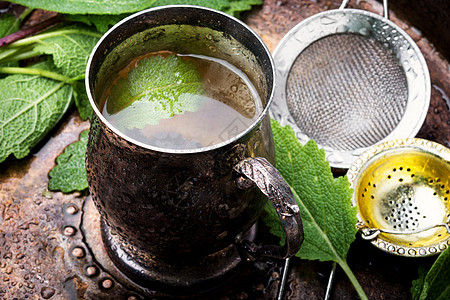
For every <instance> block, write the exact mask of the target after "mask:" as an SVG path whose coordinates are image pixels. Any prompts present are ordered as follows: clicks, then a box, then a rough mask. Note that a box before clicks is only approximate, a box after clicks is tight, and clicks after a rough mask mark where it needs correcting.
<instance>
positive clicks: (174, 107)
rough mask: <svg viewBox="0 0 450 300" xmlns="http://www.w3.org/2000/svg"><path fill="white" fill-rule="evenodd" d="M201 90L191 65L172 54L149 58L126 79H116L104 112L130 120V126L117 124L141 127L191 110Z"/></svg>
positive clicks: (195, 71)
mask: <svg viewBox="0 0 450 300" xmlns="http://www.w3.org/2000/svg"><path fill="white" fill-rule="evenodd" d="M203 91H204V88H203V82H202V77H201V74H200V72H199V71H198V69H197V67H196V66H195V64H194V63H193V62H191V61H188V60H185V59H183V58H182V57H179V56H176V55H169V56H167V57H166V58H163V57H161V56H152V57H150V58H148V59H142V60H141V61H140V62H139V64H138V66H137V67H136V68H134V69H132V70H131V71H130V72H129V73H128V77H126V78H119V79H118V80H117V83H116V84H115V85H113V86H112V88H111V94H110V95H109V98H108V100H107V102H106V111H107V112H108V114H117V113H119V112H121V113H120V116H124V117H125V118H127V120H131V119H133V120H134V121H133V123H132V124H131V123H127V122H125V121H122V122H121V124H125V126H127V127H128V128H134V127H137V128H143V127H144V126H145V125H146V124H152V125H155V124H158V123H159V121H160V120H161V119H167V118H170V117H172V116H173V115H175V114H183V113H184V112H186V111H195V110H196V109H198V108H199V107H200V105H201V103H202V102H203V98H201V97H198V96H194V95H196V94H201V93H203ZM120 116H119V117H120Z"/></svg>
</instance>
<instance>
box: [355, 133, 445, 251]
mask: <svg viewBox="0 0 450 300" xmlns="http://www.w3.org/2000/svg"><path fill="white" fill-rule="evenodd" d="M347 176H348V179H349V181H350V183H351V187H352V188H353V190H354V192H353V198H352V202H353V205H355V206H356V207H357V209H358V220H359V221H358V224H357V227H358V230H359V231H360V233H361V236H362V237H363V238H364V239H367V240H370V241H371V243H372V244H373V245H375V246H376V247H378V248H380V249H382V250H384V251H387V252H389V253H392V254H397V255H400V256H410V257H417V256H429V255H433V254H437V253H439V252H441V251H443V250H445V249H446V248H447V247H449V246H450V228H449V225H450V223H449V222H450V149H448V148H446V147H444V146H443V145H440V144H438V143H434V142H431V141H427V140H423V139H414V138H410V139H399V140H393V141H388V142H385V143H382V144H379V145H376V146H374V147H371V148H370V149H368V150H367V151H366V152H365V153H363V154H362V155H361V156H360V157H359V158H358V159H357V160H356V161H355V162H354V163H353V165H352V166H351V167H350V168H349V170H348V172H347Z"/></svg>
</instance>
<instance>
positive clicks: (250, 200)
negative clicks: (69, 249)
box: [86, 5, 303, 293]
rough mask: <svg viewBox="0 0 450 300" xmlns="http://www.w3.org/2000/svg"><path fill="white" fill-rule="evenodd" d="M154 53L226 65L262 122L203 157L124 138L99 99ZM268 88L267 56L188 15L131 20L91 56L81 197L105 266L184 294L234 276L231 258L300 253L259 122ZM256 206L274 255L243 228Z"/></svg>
mask: <svg viewBox="0 0 450 300" xmlns="http://www.w3.org/2000/svg"><path fill="white" fill-rule="evenodd" d="M159 50H170V51H174V52H178V53H190V54H198V55H208V56H213V57H216V58H219V59H224V60H226V61H227V62H229V63H231V64H233V65H235V66H236V67H238V68H239V69H240V70H242V71H243V72H244V73H246V75H247V76H248V77H249V79H250V80H251V81H252V83H253V84H254V85H255V87H256V89H257V91H258V92H259V94H260V96H261V99H262V101H263V106H264V110H263V112H262V113H261V115H260V116H259V117H258V119H257V120H256V121H255V123H254V124H252V125H251V126H250V127H249V128H247V129H246V130H245V131H244V132H242V133H241V134H238V135H236V136H233V137H231V138H230V139H227V140H226V141H224V142H222V143H220V144H216V145H213V146H209V147H206V148H198V149H192V150H171V149H163V148H157V147H153V146H149V145H146V144H143V143H140V142H138V141H136V140H133V139H132V138H130V137H128V136H126V135H124V134H123V133H121V132H120V131H118V130H117V129H116V128H114V126H112V125H111V124H110V123H109V122H108V121H107V120H106V119H105V118H104V117H103V116H102V114H101V112H100V109H99V106H100V103H99V102H100V99H101V94H102V93H103V91H104V89H105V88H106V87H107V86H108V84H110V82H111V80H112V78H111V76H113V75H115V74H117V72H118V71H119V70H120V69H122V68H123V67H124V66H125V65H126V64H127V63H129V61H131V60H132V59H133V58H135V57H137V56H140V55H143V54H145V53H150V52H154V51H159ZM273 81H274V66H273V61H272V58H271V55H270V53H269V51H268V50H267V48H266V46H265V45H264V43H263V42H262V40H261V39H260V38H259V37H258V36H257V35H256V34H255V33H254V32H253V31H252V30H251V29H250V28H249V27H248V26H247V25H245V24H244V23H242V22H241V21H239V20H237V19H235V18H233V17H231V16H229V15H227V14H225V13H222V12H218V11H215V10H212V9H207V8H202V7H197V6H178V5H175V6H164V7H157V8H153V9H149V10H145V11H142V12H139V13H137V14H134V15H132V16H130V17H128V18H126V19H124V20H122V21H121V22H119V23H118V24H117V25H115V26H114V27H113V28H111V29H110V30H109V31H108V32H107V33H106V34H105V35H104V36H103V37H102V38H101V39H100V41H99V42H98V44H97V45H96V46H95V48H94V50H93V52H92V54H91V56H90V58H89V62H88V66H87V71H86V88H87V93H88V96H89V100H90V103H91V105H92V107H93V109H94V114H93V116H92V118H91V129H90V133H89V142H88V150H87V155H86V166H87V172H88V180H89V189H90V193H91V195H92V198H93V200H94V202H95V204H96V207H97V209H98V210H99V212H100V214H101V217H102V238H103V243H104V244H105V247H106V250H107V252H108V255H109V256H110V257H111V259H112V261H113V262H114V263H115V265H116V266H117V268H118V269H119V270H120V271H122V272H123V273H124V274H125V275H127V276H128V277H129V278H130V279H131V280H133V281H134V282H138V283H140V284H144V285H145V286H148V287H150V288H155V289H160V290H166V291H168V292H179V293H183V292H184V291H186V290H189V289H197V288H198V289H205V288H209V287H211V286H212V285H214V284H215V283H217V282H220V281H221V280H222V279H223V278H224V277H225V276H226V274H228V273H232V270H235V269H236V266H237V265H239V263H240V262H241V261H242V259H241V258H240V255H239V253H241V252H242V251H241V250H239V251H238V249H244V250H245V251H244V252H246V253H248V254H249V255H250V256H252V257H255V258H262V257H275V258H287V257H290V256H292V255H294V254H295V253H296V252H297V251H298V250H299V248H300V245H301V243H302V240H303V229H302V222H301V218H300V215H299V209H298V206H297V204H296V202H295V199H294V197H293V195H292V193H291V191H290V188H289V186H288V185H287V183H286V182H285V181H284V180H283V178H282V177H281V175H280V174H279V173H278V171H277V170H276V169H275V168H274V167H273V166H272V165H271V164H270V163H269V161H270V162H272V163H273V162H274V160H275V157H274V156H275V155H274V142H273V137H272V132H271V128H270V120H269V116H268V109H269V106H270V104H271V102H272V97H273V96H272V95H273V89H274V85H273ZM258 188H259V190H260V191H262V193H261V192H260V191H259V190H258ZM263 194H265V195H266V196H267V197H268V198H269V200H270V201H271V202H272V204H273V205H274V206H275V208H276V210H277V212H278V215H279V216H280V220H281V222H282V224H283V228H284V230H285V233H286V237H287V239H286V244H285V245H284V246H275V245H263V246H260V245H256V244H255V243H254V242H252V239H254V237H255V232H254V230H251V228H254V224H255V223H256V221H257V219H258V217H259V216H260V214H261V213H262V211H263V208H264V206H265V203H266V201H267V200H266V197H265V196H264V195H263ZM236 245H239V246H238V247H236Z"/></svg>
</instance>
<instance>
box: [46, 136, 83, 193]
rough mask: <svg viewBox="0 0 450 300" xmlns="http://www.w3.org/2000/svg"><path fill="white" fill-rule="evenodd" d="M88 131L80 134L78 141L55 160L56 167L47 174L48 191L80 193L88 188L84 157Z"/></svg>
mask: <svg viewBox="0 0 450 300" xmlns="http://www.w3.org/2000/svg"><path fill="white" fill-rule="evenodd" d="M88 135H89V130H85V131H83V132H82V133H81V134H80V140H79V141H77V142H75V143H72V144H70V145H69V146H67V148H66V149H65V150H64V152H63V153H62V154H60V155H59V156H58V157H57V158H56V163H57V165H56V166H55V167H53V169H51V170H50V172H49V174H48V175H49V177H50V180H49V182H48V189H49V190H52V191H55V190H59V191H62V192H64V193H69V192H73V191H82V190H85V189H86V188H87V187H88V181H87V174H86V164H85V159H84V158H85V155H86V148H87V140H88Z"/></svg>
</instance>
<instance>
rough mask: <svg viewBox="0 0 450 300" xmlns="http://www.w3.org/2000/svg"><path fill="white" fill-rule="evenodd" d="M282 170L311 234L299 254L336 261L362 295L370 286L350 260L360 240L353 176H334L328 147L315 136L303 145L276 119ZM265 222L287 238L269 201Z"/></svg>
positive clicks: (276, 138)
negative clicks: (359, 277)
mask: <svg viewBox="0 0 450 300" xmlns="http://www.w3.org/2000/svg"><path fill="white" fill-rule="evenodd" d="M272 129H273V135H274V140H275V153H276V160H277V169H278V170H279V171H280V173H281V174H282V175H283V178H284V179H285V180H286V182H287V183H288V184H289V186H290V187H291V190H292V192H293V194H294V196H295V198H296V200H297V203H298V205H299V208H300V214H301V216H302V220H303V229H304V234H305V239H304V241H303V244H302V247H301V249H300V251H299V252H298V253H297V256H299V257H301V258H302V259H309V260H320V261H335V262H337V263H338V264H339V265H340V266H341V267H342V269H343V270H344V272H345V273H346V274H347V276H348V277H349V279H350V280H351V281H352V283H353V285H354V286H355V289H356V290H357V292H358V294H359V296H360V297H361V298H363V299H366V296H365V294H364V291H363V290H362V288H361V286H360V285H359V283H358V281H357V280H356V278H355V277H354V275H353V273H352V272H351V270H350V268H349V267H348V265H347V262H346V257H347V252H348V250H349V248H350V245H351V243H352V242H353V241H354V239H355V235H356V232H357V230H356V227H355V224H356V222H357V218H356V208H355V207H352V203H351V197H352V190H351V189H350V183H349V182H348V180H347V177H339V178H334V177H333V174H332V172H331V169H330V166H329V164H328V162H327V161H326V160H325V152H324V151H323V150H321V149H319V148H318V147H317V144H316V143H315V142H314V141H312V140H311V141H309V142H308V143H307V144H306V145H305V146H302V145H301V144H300V142H299V141H298V139H297V138H296V136H295V133H294V131H293V130H292V129H291V128H290V127H289V126H285V127H282V126H281V125H280V124H279V123H278V122H277V121H275V120H272ZM266 211H267V212H268V213H267V216H266V217H265V218H264V221H265V223H266V224H267V225H268V226H269V228H270V231H271V232H272V233H273V234H274V235H276V236H278V237H279V238H280V239H281V243H284V239H285V236H284V232H283V230H282V228H281V225H280V223H279V220H278V216H277V214H276V212H275V209H274V208H273V207H272V206H271V205H267V206H266Z"/></svg>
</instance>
